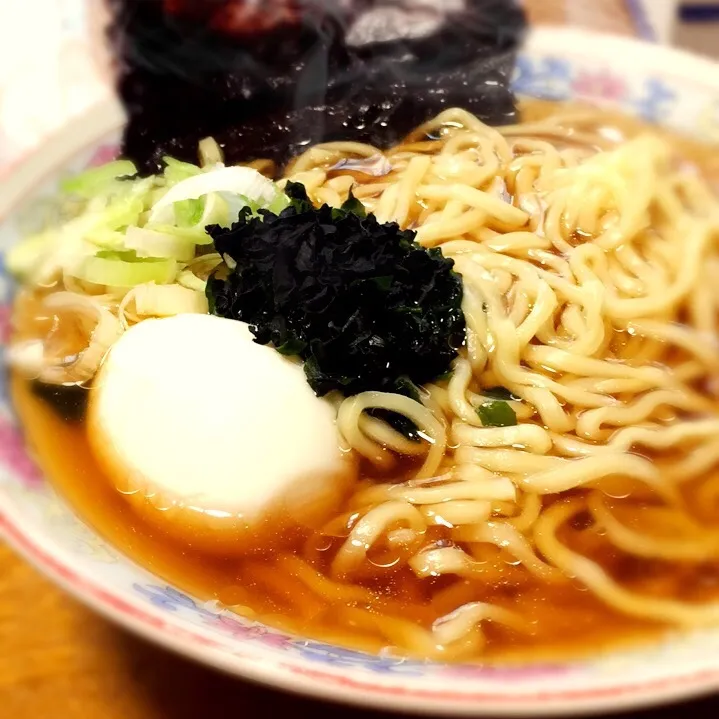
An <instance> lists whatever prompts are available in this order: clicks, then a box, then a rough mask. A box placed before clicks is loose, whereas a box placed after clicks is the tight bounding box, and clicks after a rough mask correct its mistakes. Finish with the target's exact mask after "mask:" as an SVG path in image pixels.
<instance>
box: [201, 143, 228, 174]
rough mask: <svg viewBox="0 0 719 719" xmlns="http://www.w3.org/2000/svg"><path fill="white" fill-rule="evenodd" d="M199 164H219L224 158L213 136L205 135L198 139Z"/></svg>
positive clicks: (209, 165) (206, 165)
mask: <svg viewBox="0 0 719 719" xmlns="http://www.w3.org/2000/svg"><path fill="white" fill-rule="evenodd" d="M199 154H200V164H201V165H202V166H203V167H211V166H212V165H221V164H222V162H223V160H224V158H223V156H222V150H221V148H220V146H219V145H218V144H217V140H215V138H214V137H206V138H204V139H203V140H200V153H199Z"/></svg>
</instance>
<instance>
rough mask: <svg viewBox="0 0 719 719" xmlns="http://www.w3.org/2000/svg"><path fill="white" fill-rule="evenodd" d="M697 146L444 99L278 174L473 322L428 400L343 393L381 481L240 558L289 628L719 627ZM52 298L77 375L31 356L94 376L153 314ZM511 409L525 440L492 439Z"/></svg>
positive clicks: (114, 295)
mask: <svg viewBox="0 0 719 719" xmlns="http://www.w3.org/2000/svg"><path fill="white" fill-rule="evenodd" d="M679 149H681V144H680V141H679V140H676V139H667V137H665V136H664V135H663V134H661V133H659V132H658V131H646V129H645V128H642V127H640V126H639V125H637V126H636V127H633V126H632V124H631V122H630V121H628V120H625V121H622V122H620V123H619V124H616V123H615V124H612V122H609V123H608V124H607V123H604V124H603V121H602V120H601V119H600V116H599V115H598V114H597V112H594V111H592V112H585V111H582V112H572V113H566V112H565V113H561V112H560V113H556V114H554V115H551V116H549V117H537V118H535V119H533V120H531V121H528V122H524V123H519V124H516V125H513V126H508V127H504V128H491V127H487V126H486V125H484V124H483V123H482V122H480V121H479V120H478V119H477V118H476V117H474V116H472V115H471V114H470V113H468V112H466V111H464V110H458V109H449V110H446V111H445V112H443V113H442V114H441V115H439V116H438V117H436V118H434V119H433V120H431V121H429V122H427V123H425V124H424V125H422V126H421V127H419V128H417V130H416V131H414V132H413V133H411V135H410V136H409V137H408V138H406V140H405V141H404V142H403V143H402V144H401V145H399V146H397V147H393V148H387V149H381V148H376V147H372V146H369V145H364V144H358V143H354V142H331V143H325V144H323V145H319V146H317V147H313V148H310V149H308V150H307V151H306V152H305V153H304V154H302V155H301V156H300V157H298V158H296V159H295V160H294V161H293V162H292V163H291V164H290V166H289V167H288V168H287V169H286V172H285V177H284V178H283V180H282V181H281V182H286V181H288V180H293V181H297V182H301V183H303V184H304V185H305V187H306V188H307V191H308V193H309V196H310V197H311V198H312V200H313V201H315V202H317V203H321V202H326V203H329V204H331V205H334V206H336V205H339V204H341V203H342V202H344V201H345V200H346V199H347V197H348V194H349V193H350V191H351V192H352V193H353V194H354V196H355V197H357V198H359V199H360V200H361V201H362V203H363V204H364V205H365V207H366V208H367V210H368V211H370V212H373V213H375V214H376V215H377V217H378V218H379V219H380V220H382V221H394V222H397V223H399V224H400V225H401V226H402V227H403V228H411V229H414V230H415V231H416V233H417V241H418V242H419V243H421V244H422V245H424V246H425V247H438V248H440V249H441V251H442V253H443V254H444V255H445V256H446V257H449V258H451V259H452V260H454V263H455V269H456V270H457V272H458V273H460V274H461V275H462V279H463V284H464V297H463V310H464V314H465V318H466V324H467V331H466V341H465V343H464V345H463V346H462V347H461V349H460V351H459V356H458V358H457V359H456V360H455V362H454V364H453V366H452V371H451V375H450V376H449V377H442V378H438V379H436V380H435V382H434V383H432V384H430V385H427V386H426V387H422V388H420V397H419V401H417V400H416V399H410V398H409V397H406V396H400V395H397V394H389V393H382V392H365V393H363V394H360V395H357V396H355V397H350V398H342V397H335V398H334V401H335V402H336V405H337V412H338V414H337V425H338V428H339V431H340V434H341V436H342V440H343V445H344V446H343V449H345V450H346V451H354V452H355V453H356V454H357V455H358V456H359V457H360V458H361V461H362V463H363V464H362V466H363V478H362V480H361V481H360V482H359V483H358V484H357V486H356V487H355V488H354V489H353V490H352V491H351V493H350V496H349V497H348V498H347V501H346V503H345V504H344V505H343V506H342V507H341V509H340V511H338V513H337V516H336V517H334V518H333V519H332V521H330V522H329V523H328V524H327V525H326V526H325V527H324V528H323V529H322V530H321V531H318V532H317V533H316V534H311V533H310V532H309V531H308V536H303V537H302V542H300V543H299V544H298V546H300V547H302V548H301V549H297V550H296V552H295V553H294V554H293V553H292V551H290V550H287V551H284V550H282V551H281V552H279V555H278V556H274V557H272V558H271V562H270V563H267V562H264V563H263V562H262V561H260V560H259V559H257V558H252V559H251V560H248V562H247V563H246V564H243V565H242V567H243V576H245V575H246V576H247V577H249V578H251V580H252V582H254V585H255V586H256V587H257V588H258V589H257V590H256V592H258V593H261V594H262V596H263V601H264V596H265V595H267V597H268V598H269V599H268V606H271V612H270V614H269V617H270V619H272V618H273V617H274V618H276V619H277V621H278V622H280V621H282V616H279V617H277V616H276V615H278V614H279V615H282V612H283V611H285V613H288V612H290V610H291V611H294V612H295V614H296V616H298V617H299V619H300V620H301V622H303V624H302V627H300V630H301V631H304V627H305V625H306V623H307V622H309V621H311V620H313V621H314V620H316V619H317V618H318V617H319V618H321V621H327V622H329V621H330V619H332V622H333V624H332V626H333V628H334V630H335V632H336V634H337V635H338V636H340V637H343V638H346V637H349V636H350V635H351V636H354V634H359V635H361V636H363V637H365V638H366V637H367V636H373V637H379V641H380V642H381V643H382V644H383V645H386V644H390V645H391V646H392V647H393V648H395V649H399V650H400V651H404V652H410V653H414V654H417V655H421V656H424V657H433V658H441V659H453V658H454V659H456V658H473V659H476V658H477V657H478V656H480V655H482V653H483V652H485V651H486V650H487V649H488V648H491V647H492V646H497V645H499V646H502V642H501V641H500V640H497V639H496V637H498V636H499V637H502V636H503V634H502V633H503V632H516V637H514V634H513V635H512V636H513V637H514V638H515V639H516V640H517V641H520V642H525V643H527V642H531V641H534V640H533V639H532V636H535V638H536V637H541V636H542V631H543V627H542V622H541V621H535V622H534V624H532V622H533V621H534V620H533V619H531V620H530V618H529V617H534V618H536V617H537V616H539V617H540V619H541V617H542V616H543V617H544V621H546V622H548V623H549V624H552V622H556V625H557V626H563V628H562V631H563V632H564V633H565V634H566V633H574V625H569V626H570V628H571V631H569V630H567V626H568V625H567V624H565V625H561V621H562V617H563V614H564V611H565V609H566V607H565V606H564V605H562V602H563V601H564V599H565V595H566V596H571V597H574V601H576V602H577V603H578V604H579V605H580V606H581V608H582V609H583V610H584V611H586V612H594V613H593V614H591V617H594V618H596V617H599V618H600V619H606V621H607V622H610V623H611V622H617V621H621V619H622V618H623V617H630V618H632V620H633V621H635V623H636V625H637V626H640V627H644V626H650V625H652V624H655V623H657V622H659V623H661V624H662V625H663V626H674V627H677V626H681V627H691V626H706V625H709V624H719V604H717V603H711V602H708V603H707V602H706V599H707V596H709V594H710V593H709V590H706V587H704V588H702V585H701V582H700V581H698V580H697V577H701V576H702V572H705V571H714V572H715V573H717V574H719V534H718V533H717V531H716V530H714V529H711V527H712V526H716V523H717V520H718V519H719V471H718V470H719V442H717V437H719V410H718V405H717V394H719V344H718V343H717V331H718V330H719V322H718V320H719V242H718V240H719V203H717V198H716V197H715V194H714V189H713V187H712V186H711V184H710V182H708V181H707V177H705V176H704V175H703V174H702V172H701V171H699V166H698V165H697V166H696V167H692V166H691V165H690V163H688V162H687V161H686V159H685V158H682V157H681V156H680V153H679V152H677V150H679ZM708 151H709V150H708V149H707V150H705V151H704V152H708ZM696 157H698V153H695V158H694V159H696ZM263 167H265V166H264V165H263ZM687 168H688V169H687ZM714 179H715V178H714ZM207 257H208V259H203V258H202V257H200V258H198V259H197V260H196V261H195V262H194V263H192V264H191V265H190V266H189V267H188V268H187V270H188V271H189V272H190V273H191V274H192V275H194V277H189V280H190V281H191V284H192V286H196V284H197V282H198V281H199V282H201V281H202V280H204V279H206V277H207V273H208V272H209V270H210V269H211V268H212V267H213V266H214V264H213V263H216V262H217V260H218V258H217V256H214V255H208V256H207ZM58 289H60V290H65V292H63V293H57V295H56V296H57V297H58V299H57V300H56V302H59V301H61V300H62V299H63V297H64V298H65V299H67V298H68V297H70V298H72V299H73V301H77V298H78V297H83V303H84V305H85V308H84V310H83V312H81V313H80V314H81V319H82V322H84V323H85V324H86V325H87V326H86V328H85V334H86V335H88V336H89V335H90V334H92V332H93V331H94V333H95V334H94V335H93V342H92V343H89V342H87V341H86V342H85V343H84V345H83V344H81V345H80V348H81V349H84V350H85V354H84V356H83V358H81V360H82V361H79V362H76V363H75V364H72V363H71V362H70V361H69V359H68V358H69V357H70V356H71V353H70V352H68V351H67V349H66V348H65V347H61V348H60V349H59V350H58V348H57V347H56V346H54V345H53V344H52V332H50V335H49V336H48V339H47V343H46V346H44V347H43V346H38V345H37V343H36V344H32V342H33V341H34V340H36V339H37V338H36V337H34V336H30V337H27V338H22V337H21V338H20V339H25V340H27V341H28V342H30V344H27V345H26V348H27V353H26V354H25V355H24V356H23V357H22V358H20V360H22V361H24V362H26V363H32V362H36V361H37V357H38V349H39V350H43V351H47V353H48V355H49V356H52V357H53V358H56V359H57V362H56V363H55V365H54V366H53V371H54V372H58V373H60V374H63V373H66V372H68V371H70V375H71V376H74V375H73V372H72V370H74V372H75V374H77V373H78V372H79V373H80V374H81V375H82V377H81V378H85V376H86V375H90V374H92V371H93V368H94V367H95V365H96V364H97V363H98V362H99V361H100V358H101V354H102V352H104V350H105V349H106V346H107V344H108V342H109V341H110V340H111V339H112V337H113V336H114V335H115V334H118V333H119V332H121V331H122V330H123V329H124V328H126V327H127V326H129V325H130V324H133V323H134V322H138V321H142V319H143V317H142V316H140V315H139V313H138V312H137V311H136V310H137V307H136V306H135V302H134V299H135V293H133V292H129V293H127V292H121V293H118V292H116V291H114V290H112V288H109V289H108V288H97V287H94V288H93V287H92V286H85V285H83V284H82V283H78V282H76V281H72V280H71V279H70V278H66V279H65V280H63V281H58ZM48 293H49V294H50V296H52V291H51V290H48ZM70 293H72V294H70ZM46 294H47V293H46ZM40 299H41V300H42V299H44V294H42V293H41V298H40ZM33 301H35V300H33ZM25 309H27V312H30V314H31V313H32V301H31V302H30V305H29V308H23V307H22V303H20V305H19V307H18V310H17V312H16V314H17V315H18V319H19V320H22V316H23V313H24V312H25ZM83 318H84V319H83ZM18 325H19V326H21V325H23V322H22V321H19V322H18ZM93 328H94V330H93ZM85 339H87V337H86V338H85ZM51 345H52V346H51ZM20 360H18V361H20ZM498 388H499V389H498ZM493 402H506V404H507V405H508V406H507V407H503V408H502V409H503V412H502V418H503V419H502V421H501V422H499V424H508V425H509V426H485V425H484V422H485V421H487V417H488V416H490V415H488V413H487V412H486V411H484V410H485V409H486V408H485V407H484V405H487V404H489V403H493ZM370 410H382V412H372V413H370V412H369V411H370ZM388 412H389V413H394V414H400V415H402V416H403V417H405V418H406V419H407V420H409V421H410V422H411V423H412V424H413V425H414V426H415V428H416V433H414V435H413V436H412V437H406V436H404V435H403V434H401V433H400V432H398V431H397V430H396V429H395V428H393V427H392V426H390V425H389V424H388V423H386V422H384V421H382V420H381V419H379V417H382V416H386V413H388ZM507 418H509V420H508V419H507ZM514 418H516V423H515V422H513V419H514ZM610 498H611V499H610ZM627 567H628V569H627ZM673 572H674V573H675V574H673ZM652 573H654V574H652ZM657 577H658V579H657ZM677 577H679V579H677ZM682 577H684V578H686V580H685V581H684V580H682V579H681V578H682ZM570 580H572V581H570ZM709 584H711V582H709ZM577 587H581V589H578V588H577ZM552 588H556V591H555V592H554V593H552ZM525 592H526V599H525ZM702 592H704V593H703V594H702ZM246 593H247V594H248V595H249V594H250V592H249V590H248V591H247V592H246ZM695 596H698V597H699V598H698V599H697V600H696V601H695V599H694V597H695ZM714 596H716V592H715V594H714ZM577 597H578V598H577ZM245 599H246V597H245V596H244V593H243V594H242V602H241V603H242V605H244V604H246V603H247V602H246V601H245ZM270 600H271V601H270ZM702 600H703V601H702ZM567 601H568V600H567ZM555 603H556V604H557V606H558V607H560V608H558V609H557V610H556V611H555V610H554V604H555ZM538 606H545V607H548V608H549V611H545V612H544V614H541V613H540V614H539V615H538V614H537V611H538V610H537V607H538ZM597 607H600V608H602V607H604V610H605V612H606V614H599V613H598V612H599V611H600V610H599V609H597ZM555 613H556V615H557V617H556V618H555V617H554V616H553V615H554V614H555ZM569 614H571V612H569ZM520 616H521V617H525V616H526V617H528V618H527V619H526V620H525V619H519V617H520ZM580 619H581V616H580ZM317 621H320V620H317ZM567 621H570V620H567ZM589 623H590V624H603V622H602V621H597V622H593V621H590V622H589ZM586 624H587V623H586V622H585V623H584V624H582V623H581V622H578V623H577V630H576V633H577V634H578V635H581V634H582V632H590V631H591V630H588V629H587V628H586ZM530 625H532V626H530ZM621 626H623V627H624V628H626V627H627V626H633V625H628V624H624V625H621ZM295 629H296V628H295ZM607 631H608V633H610V632H609V630H607ZM530 635H531V636H530ZM594 636H595V637H596V635H594ZM556 638H557V637H556V635H555V636H554V639H555V640H556ZM342 641H344V639H342ZM536 641H537V642H539V641H541V640H540V639H536Z"/></svg>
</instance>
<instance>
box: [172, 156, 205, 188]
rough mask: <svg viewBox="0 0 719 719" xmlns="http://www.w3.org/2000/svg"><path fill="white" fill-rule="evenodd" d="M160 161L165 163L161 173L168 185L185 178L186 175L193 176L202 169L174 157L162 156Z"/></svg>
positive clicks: (198, 173)
mask: <svg viewBox="0 0 719 719" xmlns="http://www.w3.org/2000/svg"><path fill="white" fill-rule="evenodd" d="M162 161H163V162H164V163H165V171H164V173H163V175H164V176H165V180H167V184H168V185H169V186H170V187H172V186H173V185H176V184H178V183H179V182H182V181H183V180H186V179H187V178H188V177H194V176H195V175H200V174H201V173H202V170H201V169H200V168H199V167H197V165H191V164H190V163H189V162H182V161H181V160H176V159H175V158H174V157H163V158H162Z"/></svg>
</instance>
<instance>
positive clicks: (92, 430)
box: [87, 314, 357, 552]
mask: <svg viewBox="0 0 719 719" xmlns="http://www.w3.org/2000/svg"><path fill="white" fill-rule="evenodd" d="M88 419H89V421H88V424H87V426H88V433H89V440H90V444H91V446H92V448H93V452H94V454H95V455H96V457H97V459H98V461H99V462H100V464H101V466H102V468H103V470H104V472H105V473H106V475H107V477H108V478H109V479H110V481H112V482H113V483H114V484H115V486H116V488H117V489H118V490H119V491H120V492H121V493H122V494H123V495H124V496H125V497H126V498H127V500H128V501H129V502H130V503H131V504H132V506H133V507H134V510H135V511H136V512H137V513H139V514H140V515H142V517H143V518H145V519H146V520H147V521H148V522H150V523H151V524H153V525H154V526H155V527H156V528H157V529H159V530H162V531H164V532H167V533H168V534H170V535H173V536H179V537H181V538H182V539H183V540H185V541H187V542H188V543H189V544H191V545H193V546H198V547H202V548H207V547H217V548H221V549H222V550H223V551H225V550H227V549H236V550H237V551H240V552H243V551H253V550H261V549H264V548H267V547H268V546H272V545H273V544H282V543H284V542H286V541H288V540H289V539H290V538H291V537H292V536H293V534H294V535H295V536H296V534H297V533H296V531H295V532H293V529H296V528H301V527H316V526H317V525H319V524H321V523H323V522H324V521H327V520H328V519H329V518H330V516H331V515H332V513H333V512H335V511H336V510H337V508H338V506H339V504H340V502H341V500H342V498H343V497H344V496H345V494H346V492H347V490H348V488H349V486H350V484H351V483H352V482H353V481H354V480H355V479H356V475H357V467H356V462H355V460H354V458H353V457H352V455H351V454H348V453H347V452H344V451H342V450H341V449H340V443H339V440H338V432H337V428H336V426H335V419H336V411H335V409H334V407H333V406H332V405H331V404H330V403H329V402H328V401H326V400H324V399H320V398H318V397H316V396H315V394H314V393H313V391H312V390H311V389H310V387H309V385H308V384H307V382H306V380H305V376H304V372H303V369H302V366H301V365H300V364H298V363H296V362H294V361H292V360H290V359H288V358H286V357H283V356H282V355H281V354H279V353H278V352H277V351H275V350H274V349H272V348H270V347H263V346H261V345H258V344H256V343H255V342H254V341H253V337H252V334H251V332H250V330H249V327H248V325H246V324H244V323H242V322H237V321H235V320H229V319H223V318H219V317H214V316H211V315H192V314H187V315H179V316H177V317H170V318H166V319H151V320H145V321H144V322H141V323H140V324H137V325H135V326H134V327H132V328H130V329H129V330H128V331H127V332H126V333H125V334H123V335H122V337H121V338H120V339H119V340H118V341H117V343H116V344H115V345H114V346H113V347H112V349H111V350H110V352H109V354H108V356H107V358H106V359H105V362H104V364H103V366H102V368H101V370H100V372H99V374H98V376H97V378H96V381H95V383H94V386H93V388H92V390H91V397H90V407H89V415H88Z"/></svg>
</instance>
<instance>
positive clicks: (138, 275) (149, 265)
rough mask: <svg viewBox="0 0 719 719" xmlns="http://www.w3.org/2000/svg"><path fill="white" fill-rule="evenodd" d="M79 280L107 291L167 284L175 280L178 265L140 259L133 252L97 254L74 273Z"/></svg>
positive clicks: (154, 259)
mask: <svg viewBox="0 0 719 719" xmlns="http://www.w3.org/2000/svg"><path fill="white" fill-rule="evenodd" d="M74 274H75V276H76V277H78V279H81V280H85V281H86V282H91V283H93V284H96V285H107V286H109V287H135V286H136V285H143V284H146V283H147V282H156V283H158V284H167V283H169V282H172V281H173V280H174V279H175V277H176V276H177V262H175V260H163V259H157V258H143V259H139V258H137V256H136V255H135V253H134V252H98V253H97V254H96V255H95V256H94V257H88V258H87V259H86V260H85V261H84V262H82V263H81V264H80V266H79V267H78V268H77V270H76V271H75V273H74Z"/></svg>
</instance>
